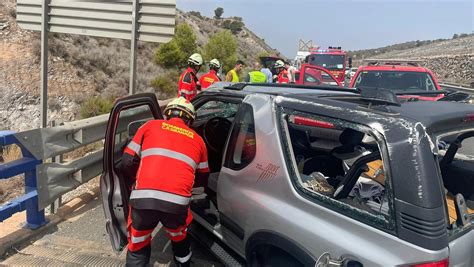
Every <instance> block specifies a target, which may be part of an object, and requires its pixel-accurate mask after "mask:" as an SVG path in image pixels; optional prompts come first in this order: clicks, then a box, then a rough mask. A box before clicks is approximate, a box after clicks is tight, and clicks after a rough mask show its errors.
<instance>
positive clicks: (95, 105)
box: [81, 97, 114, 119]
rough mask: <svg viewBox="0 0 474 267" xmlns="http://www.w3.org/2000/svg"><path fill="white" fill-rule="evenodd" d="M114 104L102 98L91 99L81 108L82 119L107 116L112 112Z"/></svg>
mask: <svg viewBox="0 0 474 267" xmlns="http://www.w3.org/2000/svg"><path fill="white" fill-rule="evenodd" d="M113 106H114V103H113V102H112V101H111V100H109V99H105V98H102V97H90V98H88V99H86V101H84V103H83V104H82V106H81V118H83V119H85V118H90V117H95V116H99V115H102V114H107V113H109V112H110V111H111V110H112V107H113Z"/></svg>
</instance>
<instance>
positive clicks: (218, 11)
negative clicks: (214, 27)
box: [214, 7, 224, 19]
mask: <svg viewBox="0 0 474 267" xmlns="http://www.w3.org/2000/svg"><path fill="white" fill-rule="evenodd" d="M214 14H215V15H216V19H220V18H221V17H222V14H224V9H223V8H222V7H218V8H216V9H215V10H214Z"/></svg>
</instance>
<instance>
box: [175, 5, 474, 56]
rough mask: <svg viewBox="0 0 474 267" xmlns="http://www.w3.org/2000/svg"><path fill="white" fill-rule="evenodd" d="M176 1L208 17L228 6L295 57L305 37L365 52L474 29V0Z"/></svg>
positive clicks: (324, 44) (323, 44)
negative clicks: (219, 8)
mask: <svg viewBox="0 0 474 267" xmlns="http://www.w3.org/2000/svg"><path fill="white" fill-rule="evenodd" d="M176 5H177V8H178V9H180V10H183V11H192V10H193V11H199V12H201V14H203V15H206V16H214V10H215V9H216V8H217V7H222V8H224V14H223V17H229V16H239V17H242V18H243V20H244V23H245V24H246V26H247V27H248V28H250V29H251V30H252V31H254V32H255V33H256V34H257V35H259V36H260V37H262V38H264V39H265V41H266V42H267V43H268V44H269V45H270V46H271V47H273V48H276V49H278V50H279V51H280V52H282V53H283V55H285V56H286V57H289V58H293V57H294V56H295V55H296V51H297V50H298V42H299V39H303V40H305V41H308V40H313V43H314V44H318V45H319V46H321V47H323V48H325V47H327V46H341V47H342V48H343V49H345V50H359V49H368V48H377V47H382V46H386V45H391V44H396V43H402V42H406V41H413V40H432V39H438V38H451V37H452V36H453V34H454V33H472V32H473V31H474V0H411V1H407V0H370V1H368V0H352V1H349V0H346V1H343V0H286V1H283V0H273V1H270V0H252V1H251V0H220V1H217V0H177V4H176ZM473 45H474V44H473Z"/></svg>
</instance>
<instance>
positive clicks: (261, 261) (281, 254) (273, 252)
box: [249, 246, 304, 267]
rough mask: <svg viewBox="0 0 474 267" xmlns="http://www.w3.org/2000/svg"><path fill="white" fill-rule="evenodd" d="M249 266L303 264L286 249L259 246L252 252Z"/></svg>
mask: <svg viewBox="0 0 474 267" xmlns="http://www.w3.org/2000/svg"><path fill="white" fill-rule="evenodd" d="M249 266H252V267H269V266H272V267H286V266H304V265H303V264H302V263H301V262H299V261H298V260H297V259H295V258H294V257H292V256H291V255H290V254H288V253H287V252H286V251H284V250H282V249H279V248H276V247H272V246H267V247H261V248H260V249H258V250H256V251H254V252H253V253H252V258H251V260H250V264H249Z"/></svg>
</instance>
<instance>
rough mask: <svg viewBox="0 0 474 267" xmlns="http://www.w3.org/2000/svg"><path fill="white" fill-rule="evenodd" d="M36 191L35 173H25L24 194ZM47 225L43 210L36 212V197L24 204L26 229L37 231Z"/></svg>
mask: <svg viewBox="0 0 474 267" xmlns="http://www.w3.org/2000/svg"><path fill="white" fill-rule="evenodd" d="M35 190H36V173H34V172H26V173H25V193H29V192H32V191H35ZM46 223H47V221H46V218H45V217H44V209H43V210H38V196H36V197H34V198H32V199H31V200H30V201H28V202H27V203H26V225H25V227H26V228H29V229H37V228H39V227H41V226H43V225H45V224H46Z"/></svg>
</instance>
